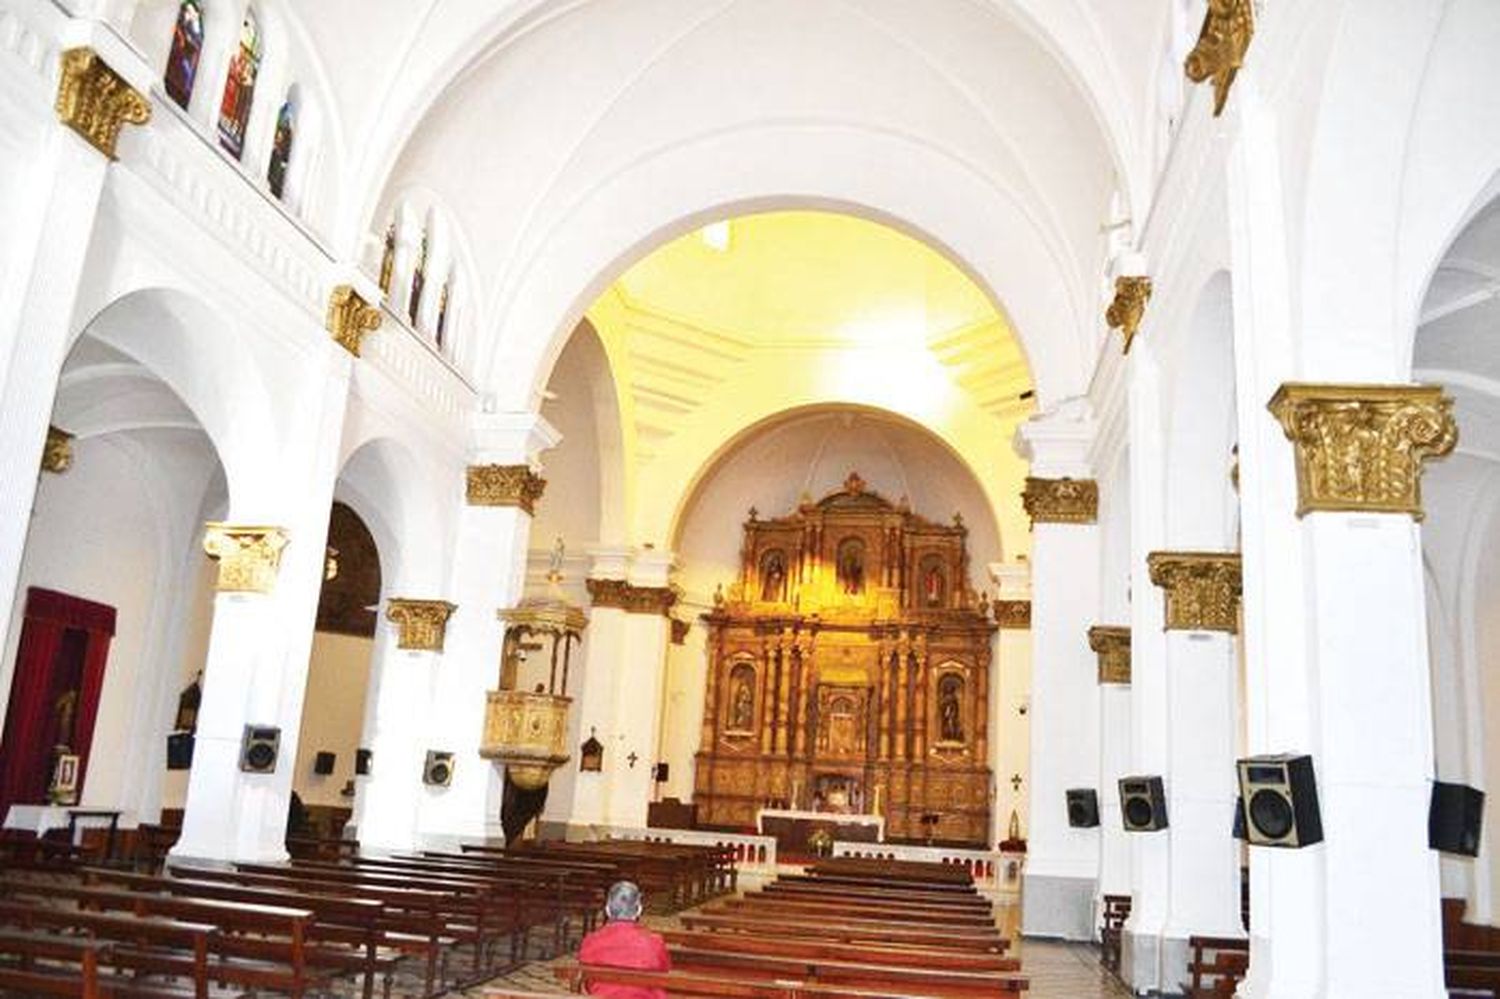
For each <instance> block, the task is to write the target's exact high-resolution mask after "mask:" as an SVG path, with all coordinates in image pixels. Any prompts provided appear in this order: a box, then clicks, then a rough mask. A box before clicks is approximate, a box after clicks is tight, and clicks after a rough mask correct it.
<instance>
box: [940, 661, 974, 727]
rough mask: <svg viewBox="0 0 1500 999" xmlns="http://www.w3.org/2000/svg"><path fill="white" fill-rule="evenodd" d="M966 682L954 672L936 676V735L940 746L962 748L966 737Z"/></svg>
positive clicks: (950, 671) (949, 671) (961, 675)
mask: <svg viewBox="0 0 1500 999" xmlns="http://www.w3.org/2000/svg"><path fill="white" fill-rule="evenodd" d="M966 686H967V681H966V679H965V677H964V675H963V674H962V673H960V672H958V671H956V670H948V671H945V672H941V673H939V675H938V681H937V706H936V712H935V713H936V715H937V719H936V720H937V733H938V739H937V741H938V744H939V745H941V746H962V745H964V744H965V740H966V737H967V734H966V729H967V724H966V722H965V715H967V714H968V709H967V705H966V700H967V698H966V697H965V693H966V690H965V688H966Z"/></svg>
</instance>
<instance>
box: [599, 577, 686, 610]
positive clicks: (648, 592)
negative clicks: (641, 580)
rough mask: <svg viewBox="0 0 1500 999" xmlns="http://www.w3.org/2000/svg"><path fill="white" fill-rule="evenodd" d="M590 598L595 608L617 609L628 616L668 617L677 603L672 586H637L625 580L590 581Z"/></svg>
mask: <svg viewBox="0 0 1500 999" xmlns="http://www.w3.org/2000/svg"><path fill="white" fill-rule="evenodd" d="M585 585H587V586H588V590H589V598H590V599H591V600H592V601H593V604H594V606H595V607H615V608H618V609H620V610H623V611H625V612H626V613H627V614H662V615H667V614H669V613H670V612H671V610H672V608H673V606H675V605H676V603H677V591H676V590H674V589H672V588H671V587H670V586H636V585H635V584H633V583H627V582H626V581H625V580H623V579H589V580H585Z"/></svg>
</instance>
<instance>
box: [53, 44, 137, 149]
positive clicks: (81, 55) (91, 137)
mask: <svg viewBox="0 0 1500 999" xmlns="http://www.w3.org/2000/svg"><path fill="white" fill-rule="evenodd" d="M54 107H55V109H56V111H57V117H58V119H59V120H60V121H61V122H62V123H63V124H64V125H67V126H68V127H69V128H71V129H72V130H73V131H75V132H77V133H78V134H79V135H81V136H83V138H84V139H85V140H86V141H87V142H88V144H89V145H91V146H93V147H94V148H95V149H97V150H99V151H100V152H101V153H103V154H104V155H105V156H108V157H109V158H110V159H115V143H116V142H117V141H118V140H119V138H120V129H121V128H123V127H124V126H125V125H126V123H129V124H131V125H144V124H146V122H148V121H150V120H151V102H150V101H148V100H146V98H144V97H142V96H141V95H140V93H138V92H137V91H136V90H134V89H133V88H132V87H131V86H130V84H128V83H126V82H125V80H124V79H123V78H122V77H121V76H120V74H118V73H116V72H115V71H114V70H112V69H110V68H109V66H108V64H106V63H105V61H104V60H103V59H101V58H99V53H97V52H95V51H94V50H93V49H91V48H88V47H86V46H85V47H81V48H75V49H68V50H67V51H66V52H64V53H63V54H62V65H61V73H60V75H59V78H58V82H57V103H56V104H55V106H54Z"/></svg>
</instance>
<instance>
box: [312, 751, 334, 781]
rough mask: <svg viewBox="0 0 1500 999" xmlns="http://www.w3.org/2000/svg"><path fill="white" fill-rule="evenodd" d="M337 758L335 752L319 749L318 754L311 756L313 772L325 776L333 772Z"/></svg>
mask: <svg viewBox="0 0 1500 999" xmlns="http://www.w3.org/2000/svg"><path fill="white" fill-rule="evenodd" d="M337 760H338V755H337V754H336V753H329V752H326V751H322V750H320V751H319V752H318V755H317V756H314V757H313V773H315V774H319V775H321V776H324V777H327V776H328V775H329V774H331V773H333V765H334V763H335V762H337Z"/></svg>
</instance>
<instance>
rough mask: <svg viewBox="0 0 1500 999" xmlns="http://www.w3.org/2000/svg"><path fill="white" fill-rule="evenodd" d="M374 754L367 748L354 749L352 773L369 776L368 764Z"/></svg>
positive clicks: (358, 775)
mask: <svg viewBox="0 0 1500 999" xmlns="http://www.w3.org/2000/svg"><path fill="white" fill-rule="evenodd" d="M374 758H375V754H374V752H372V751H371V750H368V749H356V750H355V751H354V775H355V776H356V777H368V776H370V764H371V762H373V761H374Z"/></svg>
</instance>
